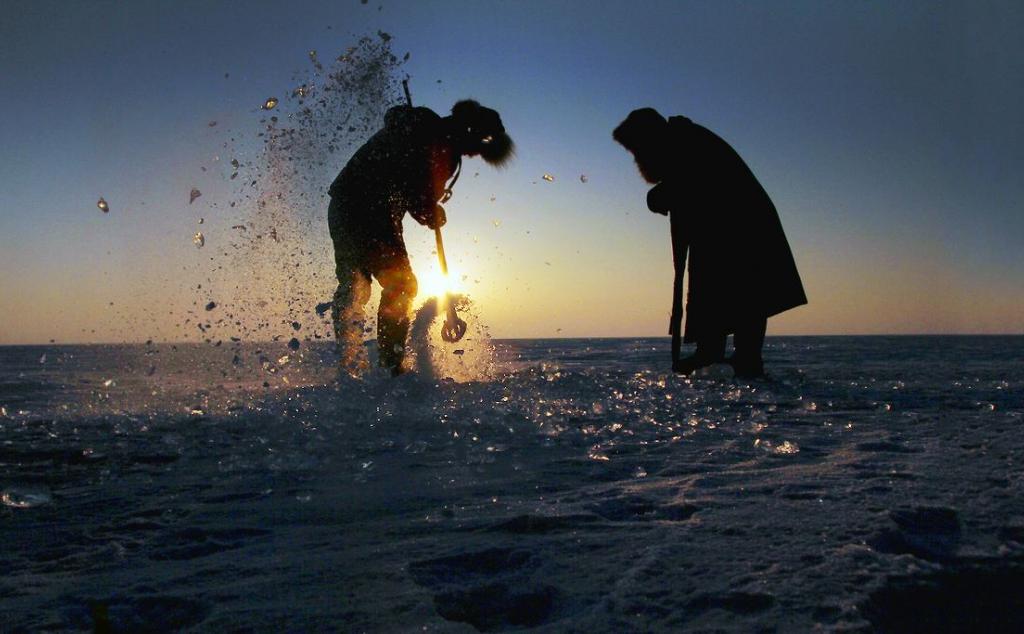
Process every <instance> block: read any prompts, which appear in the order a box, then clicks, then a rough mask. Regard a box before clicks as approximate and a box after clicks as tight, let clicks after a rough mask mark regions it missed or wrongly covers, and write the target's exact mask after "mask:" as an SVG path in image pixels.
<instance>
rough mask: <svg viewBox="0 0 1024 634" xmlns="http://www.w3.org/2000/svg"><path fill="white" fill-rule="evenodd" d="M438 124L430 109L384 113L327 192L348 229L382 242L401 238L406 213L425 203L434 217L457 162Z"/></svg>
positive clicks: (440, 121)
mask: <svg viewBox="0 0 1024 634" xmlns="http://www.w3.org/2000/svg"><path fill="white" fill-rule="evenodd" d="M442 121H443V120H442V118H441V117H440V116H439V115H438V114H437V113H435V112H434V111H433V110H430V109H429V108H413V107H410V106H395V107H394V108H391V109H390V110H388V112H387V114H386V115H385V117H384V127H383V128H381V129H380V130H379V131H378V132H377V133H376V134H374V135H373V136H372V137H370V139H369V140H368V141H367V142H366V143H365V144H363V146H362V147H360V148H359V150H357V151H356V153H355V154H354V155H353V156H352V158H351V159H349V161H348V163H347V164H346V165H345V167H344V168H343V169H342V170H341V172H340V173H339V174H338V176H337V178H335V179H334V182H333V183H331V187H330V189H329V190H328V192H329V194H330V196H331V198H332V199H337V200H339V201H340V202H341V203H342V207H343V208H344V209H346V210H347V211H348V212H349V213H350V214H351V217H349V218H346V219H345V220H346V222H348V223H349V228H352V229H360V230H361V232H364V233H367V234H368V236H367V237H374V238H380V239H386V238H387V237H389V234H392V233H394V234H397V235H401V233H402V219H403V218H404V216H405V214H406V212H407V211H412V212H413V213H414V214H415V213H416V212H417V211H420V210H421V208H422V207H423V206H424V202H425V201H424V200H423V199H424V198H428V199H430V200H429V203H430V204H429V211H430V212H433V204H435V203H436V202H437V200H438V199H439V198H440V196H441V194H442V193H443V191H444V186H445V183H446V181H447V180H448V178H450V177H451V175H452V173H454V171H455V167H456V165H457V164H458V159H459V156H458V155H457V154H455V152H454V151H453V150H452V148H451V147H450V145H449V144H447V143H445V139H444V126H443V125H442ZM417 215H418V218H417V220H420V218H422V217H423V215H422V214H417ZM421 222H422V220H421Z"/></svg>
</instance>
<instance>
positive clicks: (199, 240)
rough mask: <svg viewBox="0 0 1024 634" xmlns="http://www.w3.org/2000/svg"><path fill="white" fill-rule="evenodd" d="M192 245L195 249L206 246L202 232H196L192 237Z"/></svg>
mask: <svg viewBox="0 0 1024 634" xmlns="http://www.w3.org/2000/svg"><path fill="white" fill-rule="evenodd" d="M192 244H194V245H196V248H197V249H202V248H203V245H204V244H206V238H205V237H203V232H202V231H196V234H195V235H194V236H192Z"/></svg>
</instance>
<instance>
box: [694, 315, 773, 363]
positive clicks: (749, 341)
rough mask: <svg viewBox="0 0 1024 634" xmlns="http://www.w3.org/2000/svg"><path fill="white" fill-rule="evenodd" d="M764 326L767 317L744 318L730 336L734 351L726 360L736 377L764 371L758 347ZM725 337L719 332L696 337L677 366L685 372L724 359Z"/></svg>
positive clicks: (765, 327) (764, 329)
mask: <svg viewBox="0 0 1024 634" xmlns="http://www.w3.org/2000/svg"><path fill="white" fill-rule="evenodd" d="M767 328H768V318H767V317H763V316H759V317H754V318H750V319H746V320H744V321H742V322H740V323H739V324H738V325H737V326H736V330H735V334H734V335H733V346H734V348H735V352H734V353H733V356H732V359H730V360H729V362H730V363H732V366H733V368H735V370H736V375H737V376H759V375H761V374H763V373H764V360H763V358H762V357H761V349H762V348H763V347H764V335H765V331H766V330H767ZM728 337H729V334H728V333H726V332H720V333H715V334H709V335H707V336H703V337H700V338H698V339H697V351H696V352H695V353H694V355H693V356H692V357H690V358H689V359H687V360H686V363H684V364H682V365H681V366H680V367H681V368H683V369H685V371H687V372H689V371H690V370H691V369H694V368H699V367H704V366H708V365H711V364H713V363H721V362H722V361H724V360H725V342H726V339H727V338H728Z"/></svg>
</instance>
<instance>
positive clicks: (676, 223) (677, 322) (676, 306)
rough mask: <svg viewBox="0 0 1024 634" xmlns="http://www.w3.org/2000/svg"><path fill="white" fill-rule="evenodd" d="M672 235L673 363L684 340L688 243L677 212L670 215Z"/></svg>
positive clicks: (671, 327) (671, 329)
mask: <svg viewBox="0 0 1024 634" xmlns="http://www.w3.org/2000/svg"><path fill="white" fill-rule="evenodd" d="M669 226H670V227H671V233H672V263H673V268H674V269H675V276H674V277H673V279H672V317H671V318H670V319H669V326H668V334H670V335H672V362H673V363H675V362H676V361H678V360H679V355H680V351H681V349H682V339H683V274H684V272H685V271H686V252H687V251H688V250H689V249H688V246H689V244H688V242H687V239H686V235H685V234H684V229H683V221H682V218H680V217H678V215H677V214H676V212H674V211H672V212H670V213H669Z"/></svg>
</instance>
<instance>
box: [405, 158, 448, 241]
mask: <svg viewBox="0 0 1024 634" xmlns="http://www.w3.org/2000/svg"><path fill="white" fill-rule="evenodd" d="M444 159H445V156H444V153H443V151H438V150H437V149H432V150H427V151H426V152H425V153H424V156H422V158H420V159H419V160H417V161H414V162H413V163H414V164H415V165H416V169H414V170H413V173H412V174H409V178H408V181H407V189H406V192H405V196H404V197H405V199H406V204H407V205H408V207H407V209H408V211H409V215H410V216H412V217H413V219H414V220H415V221H416V222H418V223H420V224H421V225H424V226H426V227H429V228H431V229H436V228H438V227H443V226H444V224H445V222H447V217H446V215H445V212H444V207H442V206H441V205H439V204H438V201H439V200H441V198H442V197H443V196H444V186H445V184H446V182H447V178H446V176H447V172H446V171H445V170H444V169H443V168H442V166H443V164H444V162H445V161H444Z"/></svg>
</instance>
